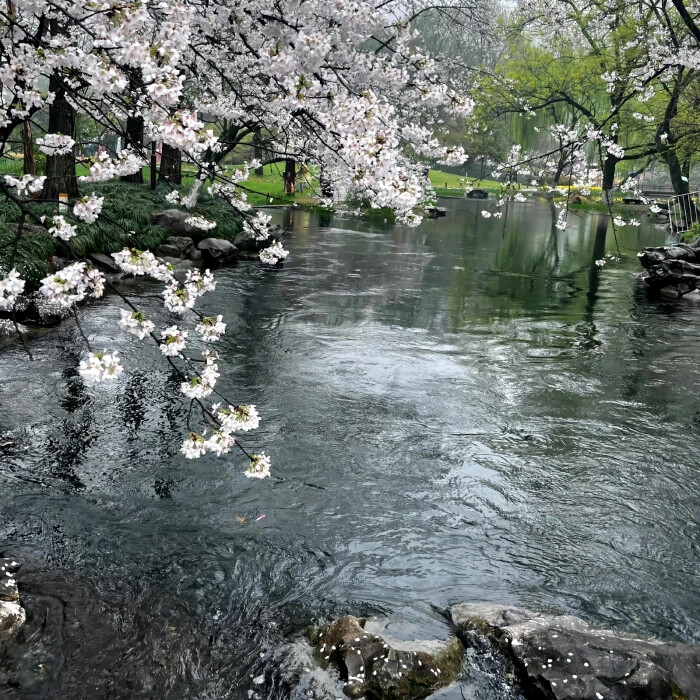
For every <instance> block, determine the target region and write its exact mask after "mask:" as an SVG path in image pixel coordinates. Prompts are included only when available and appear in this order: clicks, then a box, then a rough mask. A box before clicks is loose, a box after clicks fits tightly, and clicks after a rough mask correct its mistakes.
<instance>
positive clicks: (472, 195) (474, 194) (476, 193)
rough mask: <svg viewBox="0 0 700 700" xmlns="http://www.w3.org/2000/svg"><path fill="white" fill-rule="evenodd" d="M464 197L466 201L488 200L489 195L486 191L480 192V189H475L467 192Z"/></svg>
mask: <svg viewBox="0 0 700 700" xmlns="http://www.w3.org/2000/svg"><path fill="white" fill-rule="evenodd" d="M465 197H466V198H467V199H488V198H489V193H488V191H487V190H482V189H481V188H479V187H477V188H475V189H473V190H469V192H467V194H466V195H465Z"/></svg>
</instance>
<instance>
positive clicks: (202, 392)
mask: <svg viewBox="0 0 700 700" xmlns="http://www.w3.org/2000/svg"><path fill="white" fill-rule="evenodd" d="M203 354H204V357H205V362H204V369H203V370H202V371H201V372H200V373H199V374H197V375H195V376H194V377H192V378H191V379H188V380H187V381H185V382H182V384H180V391H181V392H182V393H183V394H184V395H185V396H187V398H190V399H203V398H204V397H205V396H209V395H210V394H211V393H212V391H214V386H215V385H216V381H217V379H218V378H219V376H220V374H219V366H218V365H217V364H216V359H217V358H216V355H213V354H211V353H210V352H209V351H208V350H205V351H204V353H203Z"/></svg>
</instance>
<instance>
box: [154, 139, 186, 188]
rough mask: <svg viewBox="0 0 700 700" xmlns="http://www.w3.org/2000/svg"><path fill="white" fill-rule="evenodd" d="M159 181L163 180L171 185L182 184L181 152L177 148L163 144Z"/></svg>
mask: <svg viewBox="0 0 700 700" xmlns="http://www.w3.org/2000/svg"><path fill="white" fill-rule="evenodd" d="M158 179H159V180H165V181H167V182H169V183H171V184H172V185H181V184H182V151H181V150H180V149H179V148H173V147H172V146H168V144H167V143H164V144H163V148H162V149H161V154H160V172H159V174H158Z"/></svg>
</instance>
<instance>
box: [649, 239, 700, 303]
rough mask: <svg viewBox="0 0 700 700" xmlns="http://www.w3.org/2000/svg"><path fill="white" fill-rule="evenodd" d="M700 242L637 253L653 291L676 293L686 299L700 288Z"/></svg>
mask: <svg viewBox="0 0 700 700" xmlns="http://www.w3.org/2000/svg"><path fill="white" fill-rule="evenodd" d="M699 246H700V240H698V241H695V242H694V243H690V244H684V243H678V244H676V245H672V246H664V247H660V248H645V249H644V250H643V251H642V252H641V253H637V257H638V258H639V262H640V264H641V265H642V267H643V268H644V272H643V273H642V279H643V280H644V282H645V283H646V284H647V285H648V286H649V287H650V288H651V289H653V290H655V291H661V290H667V289H670V290H673V291H675V292H676V294H678V296H682V295H684V294H688V293H689V292H692V291H695V290H696V289H698V288H700V247H699Z"/></svg>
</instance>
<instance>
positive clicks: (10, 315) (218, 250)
mask: <svg viewBox="0 0 700 700" xmlns="http://www.w3.org/2000/svg"><path fill="white" fill-rule="evenodd" d="M188 216H189V213H188V212H184V211H181V210H179V209H168V210H165V211H162V212H157V213H155V214H154V215H153V217H152V223H153V225H155V226H158V227H159V228H161V229H163V231H164V234H166V235H167V238H165V240H164V241H163V243H161V244H160V245H159V246H158V247H157V248H155V250H154V253H155V255H157V256H158V257H159V258H161V259H162V260H163V262H165V263H167V264H169V265H171V266H172V269H173V274H174V276H175V279H177V280H178V281H180V282H183V281H184V280H185V277H186V275H187V272H188V270H192V269H200V268H208V269H211V268H216V267H221V266H222V265H232V264H235V263H236V262H237V261H238V260H251V259H257V257H258V254H259V252H260V250H262V249H263V248H266V247H268V246H269V245H271V244H272V243H274V242H275V241H277V240H279V239H280V238H281V237H282V235H283V234H284V231H283V229H282V228H280V227H279V226H272V227H270V237H269V238H268V239H266V240H264V241H260V240H258V239H256V238H255V236H254V235H253V234H252V233H249V232H246V231H240V232H239V233H237V234H236V235H235V237H233V240H228V239H226V238H216V237H208V238H203V239H202V238H201V231H199V232H198V230H197V229H195V228H193V227H192V226H191V225H190V224H188V223H186V219H187V218H188ZM198 233H199V234H200V235H198ZM87 261H88V262H89V263H91V264H92V265H93V266H94V267H95V268H97V269H98V270H100V271H101V272H102V273H103V274H104V275H105V277H106V279H107V281H108V282H117V281H121V280H124V279H126V278H128V277H129V275H127V274H125V273H123V272H122V271H121V270H120V268H119V266H118V265H117V264H116V263H115V261H114V259H113V258H112V257H111V256H110V255H108V254H106V253H89V254H88V255H87ZM70 262H71V261H69V260H66V259H65V258H61V257H58V256H54V257H52V258H51V260H50V267H51V270H52V271H53V272H58V271H59V270H60V269H61V268H63V267H64V266H66V265H68V264H69V263H70ZM108 291H109V289H107V293H108ZM84 303H87V300H86V302H84ZM66 314H67V312H66V310H65V309H64V310H62V309H58V308H56V307H55V306H53V305H51V304H47V303H46V301H45V299H44V297H43V296H42V295H41V294H39V293H38V292H37V291H36V290H33V291H29V292H28V293H27V294H23V295H20V296H19V297H18V298H17V301H16V303H15V308H14V310H13V312H9V311H0V330H2V329H3V328H4V329H5V331H6V332H7V333H13V332H15V327H14V324H15V322H17V323H20V324H29V325H34V326H49V327H50V326H55V325H57V324H58V323H60V322H61V320H62V318H64V317H65V316H66Z"/></svg>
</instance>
